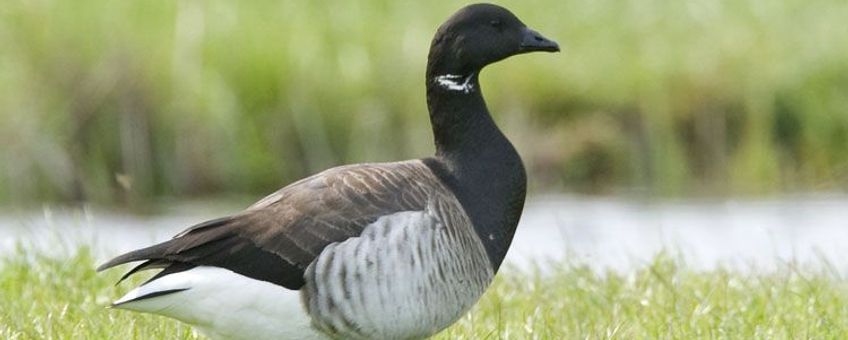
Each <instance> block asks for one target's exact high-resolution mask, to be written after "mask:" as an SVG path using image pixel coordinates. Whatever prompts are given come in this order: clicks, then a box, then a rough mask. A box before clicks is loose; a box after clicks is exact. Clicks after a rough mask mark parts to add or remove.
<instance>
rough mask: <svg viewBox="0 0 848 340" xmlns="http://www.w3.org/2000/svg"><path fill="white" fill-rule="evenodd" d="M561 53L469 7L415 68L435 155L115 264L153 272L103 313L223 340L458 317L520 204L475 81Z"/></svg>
mask: <svg viewBox="0 0 848 340" xmlns="http://www.w3.org/2000/svg"><path fill="white" fill-rule="evenodd" d="M535 51H547V52H558V51H559V46H558V45H557V43H556V42H554V41H552V40H549V39H547V38H545V37H543V36H542V35H541V34H539V33H538V32H536V31H534V30H532V29H530V28H528V27H527V26H526V25H525V24H524V23H522V22H521V20H519V19H518V18H517V17H516V16H515V15H513V14H512V13H511V12H510V11H508V10H507V9H505V8H503V7H500V6H496V5H492V4H474V5H469V6H467V7H464V8H462V9H460V10H459V11H458V12H456V13H455V14H454V15H452V16H451V17H450V18H449V19H448V20H447V21H446V22H445V23H444V24H442V25H441V26H440V27H439V28H438V30H437V31H436V34H435V37H434V38H433V40H432V43H431V46H430V52H429V56H428V63H427V70H426V93H427V106H428V109H429V113H430V121H431V124H432V129H433V135H434V142H435V146H436V153H435V155H434V156H431V157H426V158H421V159H415V160H407V161H400V162H393V163H370V164H355V165H347V166H340V167H336V168H331V169H328V170H325V171H323V172H320V173H318V174H316V175H313V176H311V177H307V178H305V179H302V180H300V181H297V182H294V183H292V184H290V185H288V186H286V187H284V188H282V189H280V190H279V191H277V192H274V193H272V194H270V195H269V196H267V197H265V198H263V199H262V200H260V201H258V202H257V203H255V204H253V205H252V206H250V207H248V208H247V209H246V210H244V211H242V212H239V213H236V214H234V215H231V216H227V217H222V218H218V219H214V220H211V221H207V222H203V223H200V224H197V225H194V226H192V227H190V228H188V229H186V230H185V231H183V232H181V233H179V234H177V235H176V236H175V237H174V238H172V239H170V240H167V241H164V242H162V243H159V244H155V245H153V246H150V247H146V248H143V249H138V250H135V251H131V252H129V253H126V254H123V255H120V256H118V257H115V258H114V259H112V260H110V261H108V262H106V263H105V264H103V265H101V266H100V267H98V268H97V270H98V271H102V270H105V269H107V268H111V267H114V266H117V265H121V264H125V263H130V262H139V261H141V263H140V264H137V265H136V266H135V267H134V268H132V269H131V270H129V271H128V272H127V273H126V274H125V275H124V276H123V277H122V278H121V279H120V281H118V282H119V283H120V282H121V281H123V280H124V279H126V278H127V277H129V276H130V275H133V274H135V273H138V272H139V271H142V270H147V269H159V270H160V271H159V272H158V273H156V274H154V275H153V276H152V277H151V278H150V279H148V280H147V281H146V282H144V283H142V284H141V285H140V286H138V287H136V288H135V289H133V290H131V291H130V292H128V293H127V294H126V295H125V296H123V297H122V298H120V299H118V300H116V301H115V302H114V303H113V304H112V306H113V307H114V308H119V309H125V310H131V311H137V312H146V313H154V314H159V315H163V316H167V317H170V318H174V319H177V320H180V321H182V322H185V323H187V324H189V325H192V326H193V327H195V328H196V329H197V330H198V331H200V332H201V333H203V334H205V335H207V336H210V337H212V338H221V339H325V338H344V339H417V338H425V337H428V336H431V335H433V334H436V333H437V332H439V331H441V330H443V329H445V328H447V327H448V326H450V325H451V324H453V323H454V322H455V321H456V320H458V319H459V318H460V317H461V316H462V315H463V314H465V313H466V312H467V311H468V310H469V309H470V308H471V307H472V306H473V305H474V304H475V303H476V302H477V300H478V299H479V298H480V297H481V295H482V294H483V292H484V291H485V290H486V288H487V287H488V286H489V284H490V283H491V282H492V279H493V277H494V275H495V273H496V272H497V271H498V268H499V267H500V265H501V262H503V260H504V257H505V255H506V252H507V249H508V248H509V246H510V243H511V242H512V238H513V235H514V233H515V230H516V226H517V224H518V221H519V218H520V217H521V212H522V210H523V207H524V199H525V195H526V182H527V179H526V174H525V171H524V166H523V164H522V161H521V158H520V157H519V155H518V153H517V152H516V150H515V148H514V147H513V145H512V144H511V143H510V141H509V140H508V139H507V138H506V137H505V136H504V134H503V133H502V132H501V131H500V129H499V128H498V127H497V125H496V124H495V122H494V121H493V119H492V117H491V115H490V114H489V111H488V109H487V108H486V103H485V102H484V100H483V96H482V94H481V92H480V91H481V89H480V83H479V82H478V77H479V74H480V71H481V70H482V69H483V68H484V67H485V66H486V65H489V64H491V63H494V62H497V61H500V60H503V59H505V58H507V57H510V56H513V55H517V54H523V53H529V52H535Z"/></svg>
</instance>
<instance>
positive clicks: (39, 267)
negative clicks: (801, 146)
mask: <svg viewBox="0 0 848 340" xmlns="http://www.w3.org/2000/svg"><path fill="white" fill-rule="evenodd" d="M94 265H95V263H94V261H93V260H92V256H91V255H90V253H89V252H88V251H87V250H86V249H82V250H80V251H78V252H77V253H76V254H75V255H73V256H69V257H63V258H51V257H45V256H42V255H38V254H27V253H26V252H25V251H24V250H20V251H19V253H18V255H11V256H7V257H5V258H3V259H2V260H0V338H4V339H165V338H167V339H193V338H198V337H199V336H198V335H197V334H195V333H194V332H192V330H191V329H190V328H188V327H186V326H184V325H182V324H180V323H178V322H176V321H172V320H170V319H166V318H162V317H156V316H151V315H144V314H137V313H132V312H126V311H119V310H109V309H107V308H105V305H107V304H108V302H109V301H110V300H111V299H114V298H116V297H119V296H120V295H121V293H122V292H125V291H126V290H128V289H129V287H130V286H131V284H123V285H121V286H120V287H115V286H114V282H115V280H116V279H117V278H118V277H119V276H120V274H121V273H120V271H119V270H117V271H109V272H106V273H103V274H95V273H94V272H93V269H92V268H94ZM134 282H138V279H136V280H134ZM846 336H848V283H846V282H845V281H844V280H842V279H839V278H837V277H835V275H834V274H831V273H830V272H828V271H824V270H823V271H818V270H817V271H811V270H805V269H804V268H802V267H799V266H797V265H794V264H787V265H785V266H784V267H783V268H782V269H781V270H778V271H777V272H775V273H770V274H762V273H761V274H741V273H738V272H732V271H726V270H715V271H710V272H693V271H690V270H687V269H686V268H685V266H684V265H682V264H681V263H680V261H677V260H674V259H672V258H670V257H667V256H658V257H657V258H656V259H655V260H654V261H653V262H652V263H649V264H647V265H646V266H645V267H644V268H642V269H640V270H638V271H637V272H635V273H633V274H632V275H627V276H621V275H616V274H613V273H607V274H604V275H598V274H596V273H594V272H593V271H591V270H589V269H587V267H585V266H580V265H571V264H558V265H552V266H551V269H550V270H549V271H548V273H547V274H544V275H542V274H539V273H538V272H537V273H533V272H520V271H518V270H516V269H510V268H507V269H506V270H505V271H504V273H502V274H501V275H499V276H498V278H497V280H496V282H495V284H494V286H493V287H492V288H491V289H490V290H489V291H488V292H487V293H486V295H485V296H484V297H483V299H482V300H481V302H480V303H479V304H478V305H477V306H476V307H475V308H474V309H473V311H472V312H471V313H470V314H469V315H468V316H466V317H464V318H462V320H461V321H460V322H459V323H457V324H456V325H454V326H453V327H451V328H450V329H448V330H446V331H445V332H444V333H442V334H440V335H438V336H437V338H440V339H455V338H458V339H486V338H489V339H562V338H565V339H606V338H613V339H692V338H710V339H844V338H845V337H846Z"/></svg>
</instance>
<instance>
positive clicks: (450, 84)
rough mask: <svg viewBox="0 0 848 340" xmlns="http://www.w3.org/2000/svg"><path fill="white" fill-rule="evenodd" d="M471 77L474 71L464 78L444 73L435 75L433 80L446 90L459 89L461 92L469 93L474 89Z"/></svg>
mask: <svg viewBox="0 0 848 340" xmlns="http://www.w3.org/2000/svg"><path fill="white" fill-rule="evenodd" d="M473 77H474V73H472V74H470V75H468V76H467V77H465V78H463V77H462V76H460V75H455V74H445V75H441V76H436V79H435V81H436V84H439V86H441V87H443V88H445V89H447V90H450V91H461V92H462V93H471V92H472V91H474V84H472V83H471V78H473ZM460 81H461V83H460Z"/></svg>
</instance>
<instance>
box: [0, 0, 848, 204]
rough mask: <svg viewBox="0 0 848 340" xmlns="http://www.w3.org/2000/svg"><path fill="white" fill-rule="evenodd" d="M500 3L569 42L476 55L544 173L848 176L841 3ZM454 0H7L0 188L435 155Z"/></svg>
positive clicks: (724, 181) (0, 16) (556, 182)
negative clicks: (489, 62)
mask: <svg viewBox="0 0 848 340" xmlns="http://www.w3.org/2000/svg"><path fill="white" fill-rule="evenodd" d="M500 3H501V4H502V5H504V6H506V7H509V8H510V9H512V10H513V11H514V12H516V13H517V14H518V16H519V17H521V18H522V19H523V20H524V21H526V22H527V23H528V24H530V25H532V26H534V27H536V28H538V30H539V31H541V32H543V33H545V34H546V35H547V36H549V37H551V38H553V39H556V40H558V41H559V42H561V43H562V45H563V47H564V53H561V54H556V55H554V54H545V55H541V54H539V55H533V56H521V57H519V58H516V59H512V60H508V61H506V62H503V63H501V64H498V65H497V66H494V67H492V68H491V69H490V70H488V71H487V72H484V74H483V75H482V82H483V87H484V88H485V93H486V95H487V99H488V101H489V106H490V108H491V109H492V111H493V112H494V114H495V116H496V117H495V118H496V119H497V120H498V121H499V123H500V124H501V126H503V128H504V130H505V131H506V133H507V134H508V135H509V136H510V137H511V138H512V139H513V140H514V142H515V143H516V145H517V147H518V149H519V151H520V152H521V153H522V155H523V156H524V159H525V161H526V163H527V165H528V169H529V171H530V173H531V176H530V177H531V178H532V181H531V186H532V187H534V188H539V189H546V190H551V189H556V190H562V189H566V190H577V191H589V192H597V191H608V190H613V189H615V188H641V189H645V190H647V191H650V192H656V193H661V194H671V195H680V194H684V193H685V194H692V193H699V192H702V191H703V192H707V193H741V194H749V193H770V192H775V191H782V190H788V191H794V190H826V189H835V188H846V187H848V176H846V175H845V174H846V173H848V114H846V111H847V110H848V95H846V93H848V76H846V75H848V62H846V60H848V30H845V28H844V27H845V18H846V17H848V2H846V1H844V0H775V1H763V0H691V1H676V0H629V1H620V0H597V1H585V0H562V1H560V0H529V1H501V2H500ZM460 6H461V4H459V3H457V2H455V1H449V0H437V1H429V2H426V3H424V2H421V3H417V2H407V1H403V2H396V1H385V0H368V1H356V2H328V1H308V2H307V1H291V0H286V1H276V0H258V1H250V2H234V1H225V0H212V1H170V0H145V1H140V0H129V1H105V0H77V1H72V2H69V1H60V0H40V1H30V0H9V1H6V2H4V5H3V6H2V8H0V32H2V33H0V45H2V46H3V48H2V49H0V164H2V166H0V202H13V203H16V204H18V203H22V202H40V201H41V200H45V199H47V200H58V201H67V200H85V201H94V202H99V203H106V204H111V205H131V206H135V207H139V206H140V205H141V204H143V203H145V202H149V201H151V200H153V199H155V198H156V197H159V196H178V197H190V196H198V195H208V194H210V193H215V194H220V193H252V194H254V195H256V194H263V193H267V192H269V191H270V190H273V188H276V187H278V186H279V185H281V184H283V183H288V182H291V181H292V180H295V179H298V178H301V177H302V176H304V175H306V174H309V173H313V172H315V171H318V170H321V169H324V168H326V167H328V166H332V165H337V164H341V163H347V162H364V161H384V160H394V159H403V158H409V157H421V156H425V155H428V154H429V153H430V152H432V147H431V144H430V130H429V126H428V121H427V116H426V111H425V101H424V96H423V85H422V81H423V79H422V78H423V72H424V65H425V58H426V54H427V48H428V46H429V41H430V39H431V36H432V34H433V32H434V30H435V28H436V27H437V26H438V25H439V24H440V23H441V22H442V21H443V20H444V19H445V18H446V17H447V16H448V15H450V14H451V13H453V12H454V11H455V10H456V9H457V8H458V7H460ZM518 59H520V60H518Z"/></svg>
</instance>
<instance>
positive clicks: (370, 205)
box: [98, 161, 442, 289]
mask: <svg viewBox="0 0 848 340" xmlns="http://www.w3.org/2000/svg"><path fill="white" fill-rule="evenodd" d="M434 187H439V188H440V187H442V184H441V183H438V179H437V178H436V177H435V176H433V174H432V173H431V172H430V170H429V169H428V168H427V167H426V166H425V165H424V164H423V163H421V162H420V161H408V162H399V163H381V164H361V165H352V166H345V167H338V168H333V169H329V170H327V171H324V172H321V173H319V174H317V175H314V176H312V177H308V178H306V179H303V180H301V181H298V182H296V183H293V184H291V185H289V186H287V187H285V188H283V189H280V190H279V191H277V192H276V193H274V194H271V195H269V196H268V197H266V198H264V199H262V200H261V201H259V202H257V203H256V204H254V205H253V206H251V207H250V208H248V209H247V210H245V211H243V212H242V213H239V214H237V215H233V216H230V217H225V218H220V219H216V220H212V221H208V222H205V223H201V224H198V225H196V226H193V227H191V228H189V229H187V230H185V231H183V232H182V233H180V234H178V235H177V236H176V237H174V238H173V239H171V240H169V241H166V242H163V243H160V244H157V245H154V246H151V247H148V248H144V249H139V250H136V251H133V252H130V253H127V254H124V255H121V256H118V257H116V258H114V259H112V260H111V261H109V262H107V263H105V264H103V265H102V266H100V267H99V268H98V271H99V270H104V269H107V268H110V267H113V266H116V265H119V264H123V263H127V262H133V261H142V260H144V261H146V262H144V263H142V264H141V265H139V266H137V267H136V268H134V269H133V270H131V271H130V272H129V273H127V274H126V276H129V275H131V274H133V273H135V272H137V271H139V270H143V269H148V268H165V270H163V271H162V272H160V273H159V274H157V275H156V276H154V277H153V278H152V279H151V280H155V279H157V278H159V277H161V276H164V275H166V274H168V273H171V272H175V271H181V270H186V269H189V268H192V267H194V266H200V265H205V266H217V267H222V268H226V269H229V270H232V271H234V272H236V273H239V274H242V275H245V276H249V277H252V278H255V279H259V280H263V281H268V282H271V283H274V284H278V285H281V286H284V287H286V288H289V289H299V288H300V287H301V286H303V284H304V281H303V272H304V271H305V269H306V267H307V266H308V265H309V264H310V263H311V262H312V261H313V260H314V259H315V258H316V257H317V256H318V254H320V253H321V251H322V250H323V249H324V247H326V246H327V245H328V244H330V243H333V242H340V241H344V240H346V239H348V238H350V237H356V236H359V235H360V234H361V233H362V230H363V229H364V228H365V226H367V225H368V224H370V223H372V222H374V221H376V220H377V219H378V218H380V217H381V216H384V215H389V214H392V213H395V212H398V211H415V210H423V209H424V208H425V206H426V204H427V199H428V196H429V195H430V192H431V191H433V190H434V189H433V188H434Z"/></svg>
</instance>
